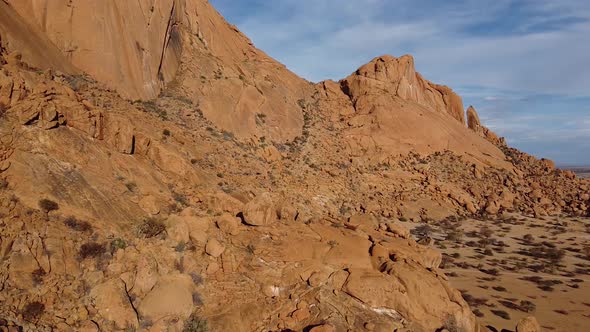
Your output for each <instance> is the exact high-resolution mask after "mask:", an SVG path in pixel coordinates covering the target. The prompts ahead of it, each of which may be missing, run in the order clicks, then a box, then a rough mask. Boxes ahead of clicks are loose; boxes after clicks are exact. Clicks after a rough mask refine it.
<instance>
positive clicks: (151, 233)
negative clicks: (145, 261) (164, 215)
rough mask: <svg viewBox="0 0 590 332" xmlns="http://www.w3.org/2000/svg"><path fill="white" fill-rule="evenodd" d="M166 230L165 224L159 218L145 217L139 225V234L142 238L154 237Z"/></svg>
mask: <svg viewBox="0 0 590 332" xmlns="http://www.w3.org/2000/svg"><path fill="white" fill-rule="evenodd" d="M165 231H166V226H165V225H164V223H163V222H162V221H161V220H158V219H156V218H147V219H145V220H144V222H143V223H142V224H141V225H139V230H138V232H139V235H141V236H143V237H144V238H152V237H156V236H158V235H160V234H162V233H164V232H165Z"/></svg>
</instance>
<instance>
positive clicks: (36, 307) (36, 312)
mask: <svg viewBox="0 0 590 332" xmlns="http://www.w3.org/2000/svg"><path fill="white" fill-rule="evenodd" d="M44 312H45V305H44V304H43V303H41V302H39V301H35V302H31V303H28V304H27V305H26V306H25V307H24V308H23V310H22V315H23V318H24V319H25V320H26V321H29V322H35V321H37V320H38V319H39V317H40V316H41V315H43V313H44Z"/></svg>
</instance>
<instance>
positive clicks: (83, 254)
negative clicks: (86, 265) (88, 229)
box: [78, 242, 107, 260]
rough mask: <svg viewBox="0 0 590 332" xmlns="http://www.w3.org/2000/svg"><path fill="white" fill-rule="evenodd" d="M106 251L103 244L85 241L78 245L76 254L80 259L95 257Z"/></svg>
mask: <svg viewBox="0 0 590 332" xmlns="http://www.w3.org/2000/svg"><path fill="white" fill-rule="evenodd" d="M106 251H107V250H106V247H105V245H104V244H101V243H96V242H87V243H84V244H83V245H82V246H81V247H80V251H79V252H78V256H79V257H80V259H82V260H84V259H88V258H96V257H99V256H101V255H102V254H104V253H105V252H106Z"/></svg>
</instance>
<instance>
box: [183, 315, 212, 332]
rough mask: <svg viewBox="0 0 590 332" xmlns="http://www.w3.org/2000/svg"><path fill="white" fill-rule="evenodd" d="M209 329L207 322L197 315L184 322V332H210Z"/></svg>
mask: <svg viewBox="0 0 590 332" xmlns="http://www.w3.org/2000/svg"><path fill="white" fill-rule="evenodd" d="M208 331H209V327H208V324H207V321H206V320H205V319H202V318H201V317H199V316H197V315H196V314H192V315H191V316H190V317H189V319H187V320H186V321H185V322H184V328H183V329H182V332H208Z"/></svg>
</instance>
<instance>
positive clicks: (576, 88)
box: [211, 0, 590, 166]
mask: <svg viewBox="0 0 590 332" xmlns="http://www.w3.org/2000/svg"><path fill="white" fill-rule="evenodd" d="M211 3H212V4H213V6H215V8H216V9H217V10H219V11H220V12H221V14H222V15H224V17H225V18H226V19H227V20H228V21H229V22H230V23H232V24H235V25H236V26H238V28H239V29H240V30H241V31H242V32H244V33H245V34H246V35H247V36H248V37H249V38H251V39H252V41H253V42H254V44H255V45H256V46H257V47H258V48H260V49H262V50H263V51H265V52H266V53H268V54H269V55H270V56H272V57H274V58H275V59H277V60H278V61H280V62H281V63H283V64H285V65H286V66H287V67H288V68H289V69H290V70H291V71H293V72H294V73H296V74H298V75H299V76H301V77H303V78H305V79H307V80H309V81H312V82H319V81H322V80H325V79H334V80H338V79H342V78H344V77H346V76H348V75H350V73H352V72H354V71H355V70H356V69H357V68H358V67H360V66H362V65H363V64H365V63H367V62H368V61H370V60H371V59H373V58H375V57H377V56H380V55H384V54H391V55H393V56H396V57H399V56H401V55H404V54H411V55H413V56H414V58H415V59H416V69H417V70H418V71H419V72H420V73H421V74H422V75H423V76H424V77H425V78H426V79H428V80H430V81H432V82H435V83H438V84H444V85H447V86H449V87H451V88H452V89H453V90H455V91H456V92H457V93H458V94H459V95H460V96H461V97H462V98H463V101H464V105H465V108H467V107H468V106H469V105H473V106H474V107H475V108H476V109H477V111H478V113H479V115H480V118H481V120H482V123H483V125H485V126H487V127H489V128H490V129H491V130H493V131H495V132H496V133H497V134H498V135H499V136H503V137H505V138H506V140H507V142H508V144H509V145H510V146H512V147H515V148H517V149H519V150H522V151H524V152H527V153H529V154H531V155H534V156H536V157H538V158H548V159H551V160H553V161H555V162H556V164H558V165H568V166H572V165H590V67H589V66H587V61H588V59H589V58H590V2H584V1H581V0H562V1H559V2H555V1H551V0H538V1H527V0H520V1H517V0H494V1H492V0H482V1H480V2H477V3H476V4H472V3H466V2H464V1H448V2H439V1H434V0H418V1H410V0H396V1H391V2H383V1H375V0H357V1H336V0H325V1H322V2H319V3H317V2H315V1H311V0H300V1H295V0H282V1H273V2H267V1H261V0H253V1H248V2H247V3H236V2H235V1H230V0H211ZM482 13H485V15H482Z"/></svg>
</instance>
